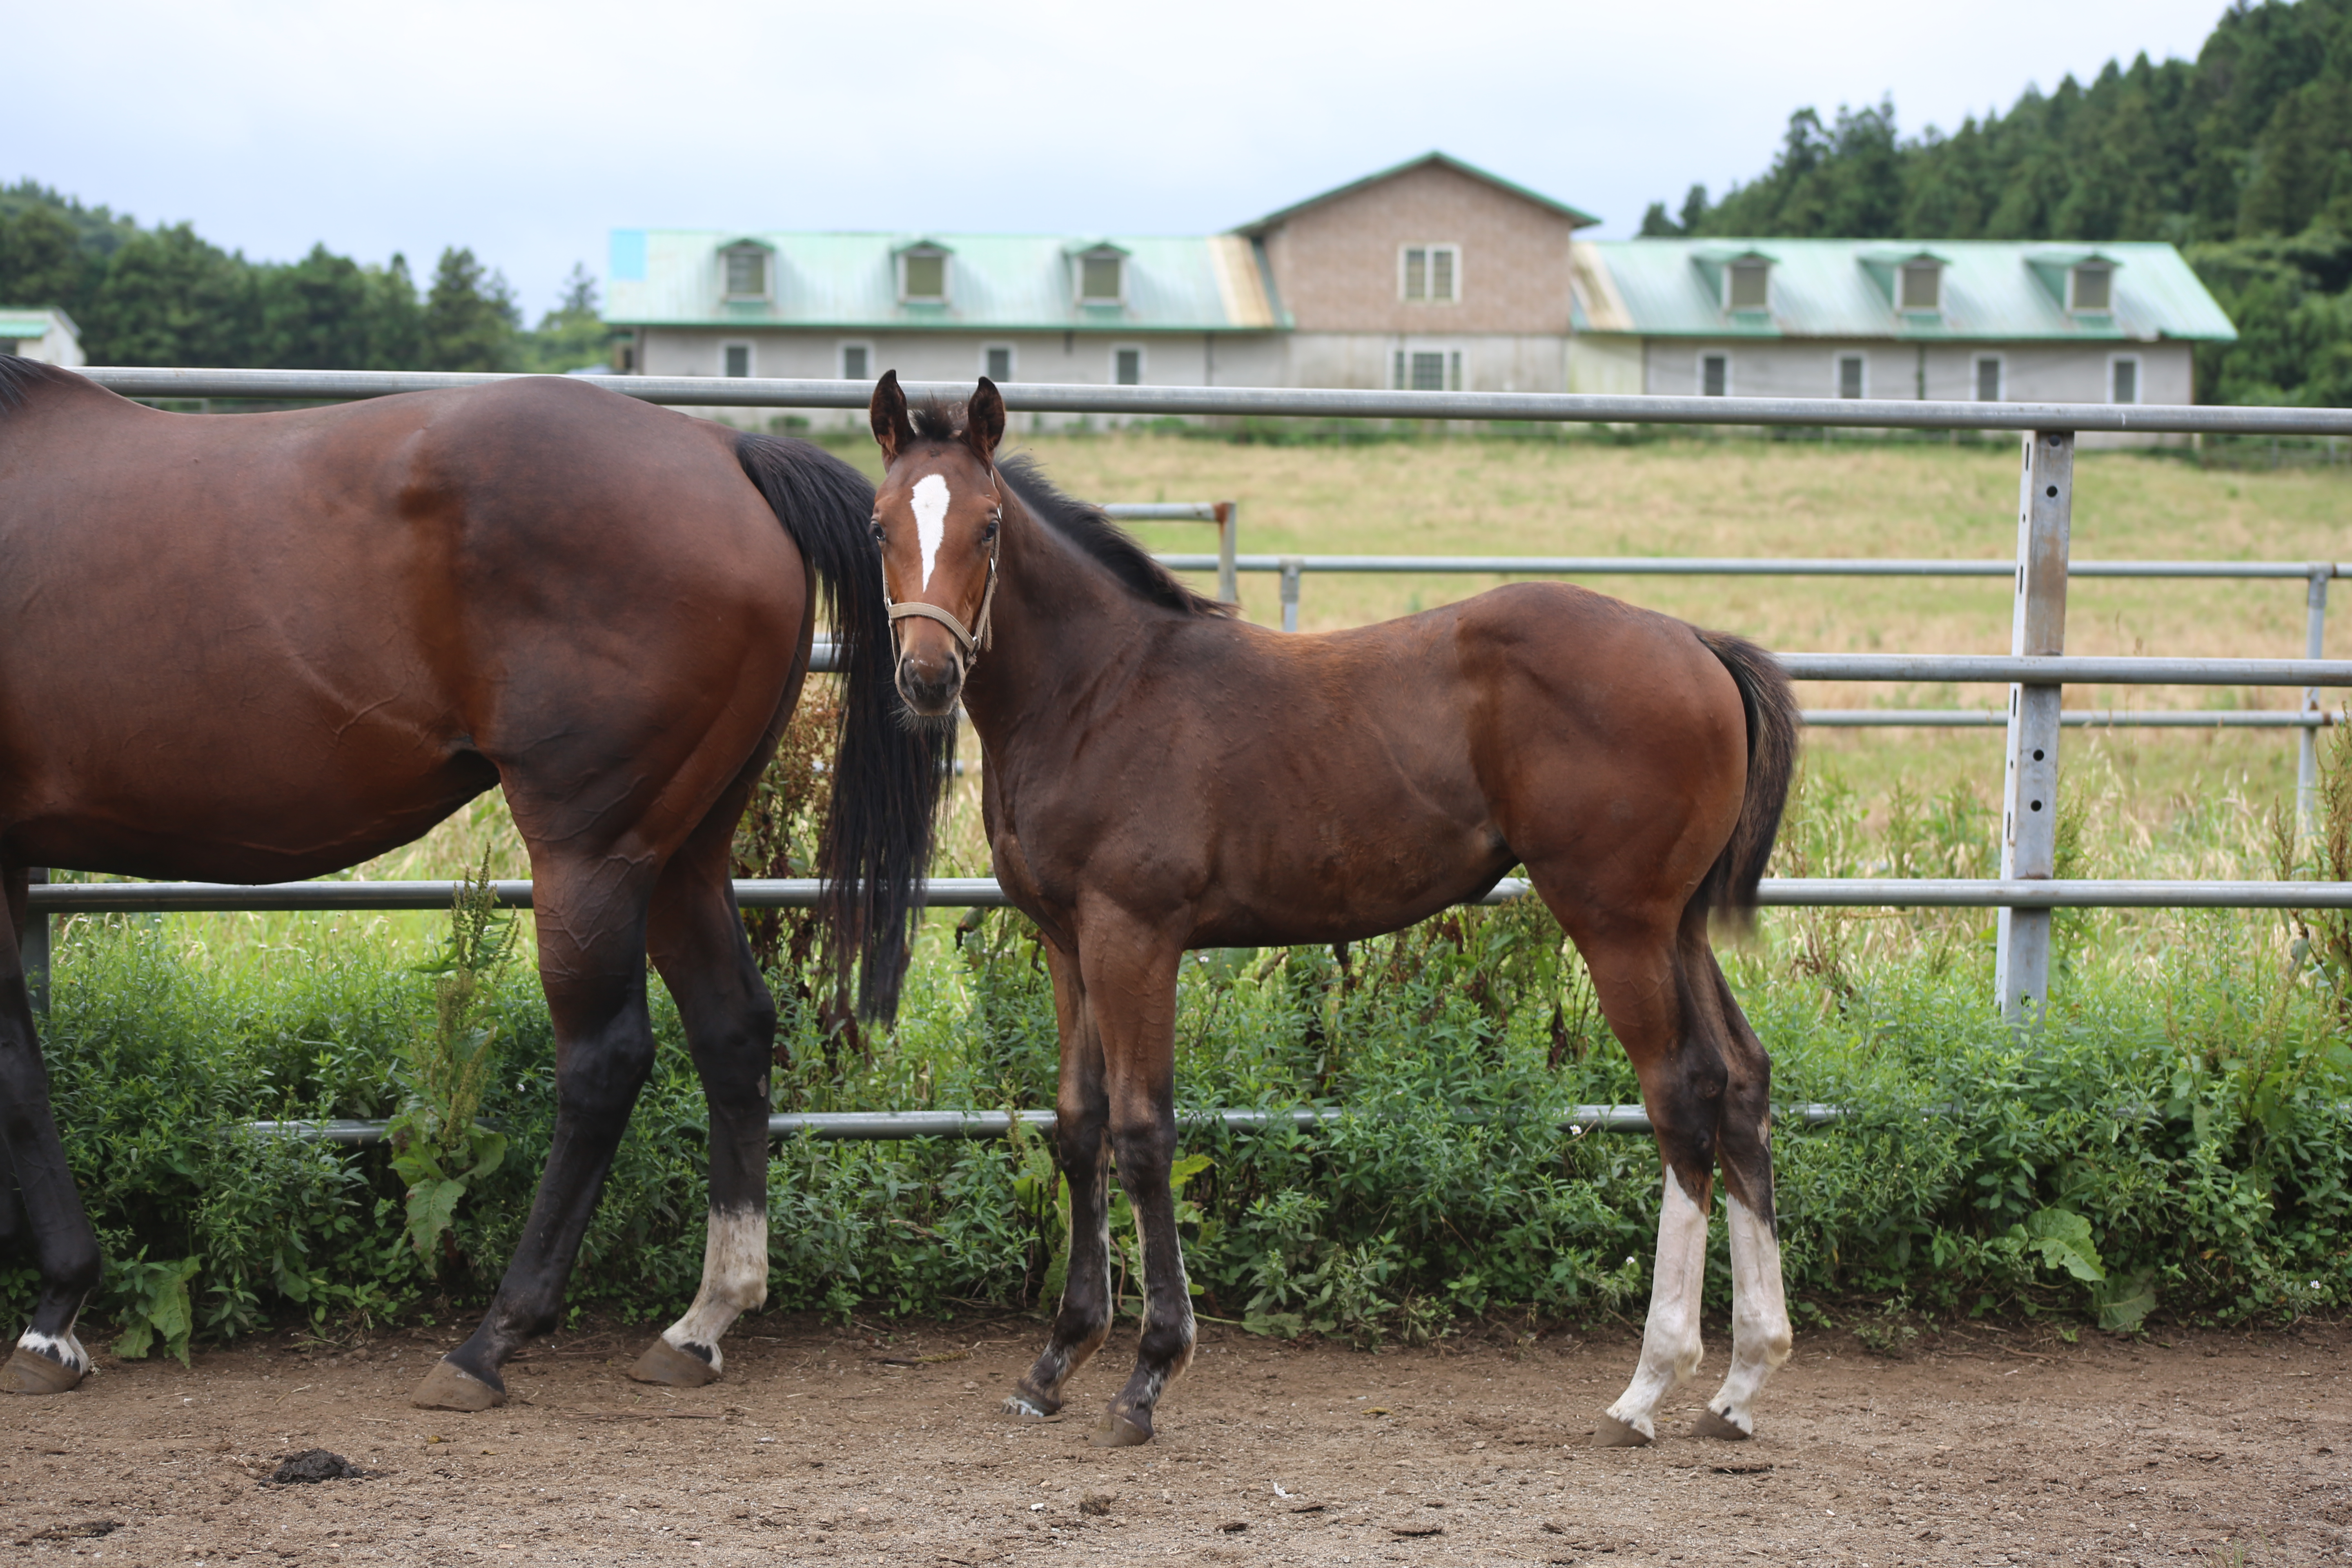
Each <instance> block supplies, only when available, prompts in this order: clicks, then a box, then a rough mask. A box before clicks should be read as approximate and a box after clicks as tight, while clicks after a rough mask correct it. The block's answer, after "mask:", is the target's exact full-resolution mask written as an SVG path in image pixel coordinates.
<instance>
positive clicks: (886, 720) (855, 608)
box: [735, 435, 953, 1018]
mask: <svg viewBox="0 0 2352 1568" xmlns="http://www.w3.org/2000/svg"><path fill="white" fill-rule="evenodd" d="M735 456H736V458H737V460H738V461H740V463H741V464H742V465H743V471H744V473H746V474H748V475H749V476H751V482H752V483H753V484H755V485H757V486H759V487H760V493H761V495H762V496H764V497H766V498H767V501H768V505H769V507H770V508H771V509H772V510H774V512H775V514H776V518H777V520H778V521H781V522H782V524H783V525H784V531H785V532H787V533H789V534H791V535H792V537H793V543H794V544H797V545H799V546H800V552H801V558H802V559H803V560H804V561H806V562H807V563H808V567H809V571H810V573H811V574H813V575H814V577H815V578H816V581H817V584H818V587H819V588H820V590H821V592H822V595H823V602H824V615H825V618H826V619H827V620H829V621H830V622H831V623H832V624H833V636H834V657H835V664H834V668H836V669H839V670H842V671H845V672H846V674H847V676H848V690H847V691H846V693H845V698H844V701H843V703H842V710H843V711H842V723H841V745H840V749H839V751H838V752H836V754H835V759H834V772H833V799H832V804H831V805H829V806H828V807H827V808H826V812H825V820H824V833H823V837H822V840H821V841H820V843H819V844H818V847H817V855H816V873H817V875H818V876H819V877H821V878H823V879H824V884H825V886H824V896H823V897H822V899H821V900H819V902H818V904H817V918H818V921H819V922H820V923H821V925H822V926H823V928H824V932H825V939H826V956H827V958H828V960H829V961H830V963H831V964H832V966H833V972H834V975H835V980H836V981H837V982H838V983H840V984H843V985H846V984H847V983H848V979H849V969H850V964H851V963H852V961H853V960H854V961H856V963H857V965H858V976H857V1010H858V1012H859V1013H861V1014H863V1015H864V1016H866V1017H868V1018H887V1017H889V1016H891V1015H892V1014H893V1013H895V1012H896V1011H897V1010H898V983H899V981H900V980H901V979H903V978H904V977H905V974H906V972H907V947H908V936H909V935H910V933H911V931H912V928H913V925H914V922H915V920H916V917H917V916H918V915H919V912H920V910H921V905H920V904H919V902H918V901H917V899H916V896H915V889H916V886H917V884H918V883H919V882H920V880H921V879H922V877H923V875H924V872H925V871H926V869H927V868H929V865H930V858H931V834H932V828H933V826H934V824H935V822H936V820H937V817H938V813H939V805H940V789H941V781H942V779H943V778H944V777H945V776H946V773H947V765H946V762H947V759H946V748H947V745H948V742H949V740H950V737H951V736H952V734H953V731H951V730H949V729H947V728H945V727H943V726H939V725H929V724H920V723H910V722H908V719H907V716H906V715H905V714H903V713H902V712H901V711H900V710H899V702H898V687H897V683H896V680H895V679H894V677H895V668H894V667H895V665H896V662H897V661H896V659H895V658H894V656H893V652H892V649H893V647H894V646H895V645H894V642H893V639H892V637H891V634H890V614H889V605H888V603H887V600H886V599H885V597H884V595H883V590H882V552H880V551H878V550H877V549H875V548H874V542H873V532H872V531H873V526H874V487H873V486H872V485H870V484H868V483H867V482H866V478H865V476H864V475H862V474H860V473H859V472H858V471H857V470H856V469H855V468H851V467H850V466H849V465H848V464H847V463H845V462H843V461H842V460H841V459H840V458H836V457H834V456H833V455H832V454H831V453H829V452H827V451H825V450H824V448H823V447H815V446H812V445H810V444H809V443H808V442H806V441H794V440H788V439H782V438H779V437H773V436H751V435H745V436H740V437H737V438H736V441H735Z"/></svg>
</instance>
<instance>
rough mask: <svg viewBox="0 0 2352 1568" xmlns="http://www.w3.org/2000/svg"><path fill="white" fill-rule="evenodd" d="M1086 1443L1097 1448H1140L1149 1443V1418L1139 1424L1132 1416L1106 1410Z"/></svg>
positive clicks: (1088, 1434)
mask: <svg viewBox="0 0 2352 1568" xmlns="http://www.w3.org/2000/svg"><path fill="white" fill-rule="evenodd" d="M1150 1441H1151V1417H1150V1416H1149V1415H1146V1416H1144V1417H1143V1418H1142V1419H1141V1421H1140V1422H1138V1421H1137V1419H1136V1418H1135V1417H1134V1416H1131V1415H1120V1414H1119V1413H1118V1411H1116V1410H1106V1411H1104V1412H1103V1415H1102V1419H1101V1420H1099V1421H1097V1422H1096V1423H1095V1429H1094V1430H1093V1431H1092V1432H1089V1433H1087V1442H1089V1443H1092V1444H1093V1445H1094V1446H1095V1447H1097V1448H1135V1447H1141V1446H1142V1445H1144V1444H1146V1443H1149V1442H1150Z"/></svg>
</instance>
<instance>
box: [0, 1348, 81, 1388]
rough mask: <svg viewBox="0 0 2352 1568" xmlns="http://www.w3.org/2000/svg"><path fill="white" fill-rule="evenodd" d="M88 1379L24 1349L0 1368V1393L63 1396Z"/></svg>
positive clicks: (39, 1354) (35, 1352) (17, 1350)
mask: <svg viewBox="0 0 2352 1568" xmlns="http://www.w3.org/2000/svg"><path fill="white" fill-rule="evenodd" d="M85 1375H87V1374H85V1373H79V1372H76V1371H75V1370H74V1369H73V1368H71V1367H69V1366H62V1365H60V1364H58V1363H56V1362H53V1361H51V1360H50V1359H49V1358H48V1357H47V1356H45V1355H42V1354H41V1353H40V1352H37V1351H28V1350H26V1349H25V1348H24V1347H23V1346H22V1345H19V1346H17V1347H16V1353H14V1354H13V1355H11V1356H9V1358H8V1364H7V1365H6V1366H5V1367H0V1393H7V1394H63V1393H65V1392H66V1390H68V1389H69V1388H71V1387H73V1386H74V1385H75V1384H78V1383H79V1382H80V1381H81V1380H82V1378H83V1377H84V1376H85Z"/></svg>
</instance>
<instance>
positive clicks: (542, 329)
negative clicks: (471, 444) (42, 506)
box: [0, 180, 605, 371]
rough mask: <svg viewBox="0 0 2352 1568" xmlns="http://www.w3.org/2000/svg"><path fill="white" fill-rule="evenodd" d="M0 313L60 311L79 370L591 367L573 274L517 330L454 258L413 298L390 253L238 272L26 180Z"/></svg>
mask: <svg viewBox="0 0 2352 1568" xmlns="http://www.w3.org/2000/svg"><path fill="white" fill-rule="evenodd" d="M0 303H5V304H9V305H49V306H60V307H62V308H63V309H64V310H65V311H66V313H67V314H68V315H69V316H71V317H72V318H73V319H74V324H75V325H76V326H78V327H79V328H80V329H81V342H82V352H83V353H84V354H85V355H86V356H87V357H88V358H89V362H90V363H92V364H175V365H247V366H254V367H258V368H262V369H277V370H541V371H563V370H571V369H573V368H575V367H578V366H581V365H586V364H592V363H596V362H598V361H600V360H602V359H603V358H604V342H605V332H604V322H603V321H602V320H601V319H600V318H599V317H598V315H597V311H596V284H595V280H594V279H592V278H590V277H589V276H588V273H587V270H586V269H585V268H578V267H575V268H572V276H571V278H570V279H567V280H566V282H565V286H564V292H563V295H562V299H561V300H559V301H558V302H557V304H556V305H555V307H554V308H553V309H552V310H549V311H547V312H546V313H545V314H544V315H542V316H541V318H540V321H539V325H538V326H537V327H535V328H526V326H525V325H524V321H523V315H522V310H521V309H520V307H519V306H518V305H517V304H516V302H515V299H514V293H513V290H512V289H509V287H508V285H507V282H506V279H504V278H503V277H501V276H500V275H499V273H497V272H496V271H494V270H491V269H490V268H486V267H484V266H483V265H482V263H481V262H480V261H479V260H478V258H476V257H475V255H474V253H473V252H472V251H471V250H468V249H465V248H461V247H451V248H449V249H447V250H445V251H443V252H442V253H441V259H440V261H439V263H438V264H437V265H436V267H435V268H434V269H433V277H432V279H431V281H430V282H429V283H427V284H425V286H424V287H423V288H422V289H420V288H419V287H418V285H417V282H416V280H415V279H414V278H413V277H411V276H410V274H409V269H408V261H407V258H404V257H403V256H400V255H398V254H394V257H393V258H392V259H391V260H390V261H389V262H387V263H385V264H384V265H383V266H381V267H376V266H363V265H362V264H361V263H359V262H357V261H354V260H352V258H350V257H347V256H338V255H336V254H335V253H334V252H332V251H331V250H329V249H328V248H327V247H325V246H323V245H317V246H313V247H311V248H310V254H309V255H308V256H305V257H303V258H301V259H300V260H299V261H290V262H282V263H281V262H266V261H248V260H247V259H246V258H245V257H244V256H243V255H242V254H237V253H232V252H229V251H226V250H223V249H221V247H218V246H216V245H214V244H212V243H211V242H210V241H208V240H206V239H205V238H204V237H201V236H200V235H198V234H197V233H196V231H195V230H194V227H193V226H190V225H188V224H184V223H182V224H172V225H159V226H155V227H152V228H146V227H142V226H140V225H139V224H137V223H135V222H133V221H132V220H131V218H129V217H125V216H118V215H117V214H115V213H114V212H112V211H110V209H108V208H106V207H103V206H99V207H91V206H85V205H82V203H81V202H80V201H79V200H77V199H75V198H73V197H70V196H67V195H61V194H59V193H58V192H57V191H54V190H51V189H49V188H48V187H47V186H45V185H42V184H37V183H36V182H34V181H32V180H24V181H20V182H19V183H18V184H15V185H11V186H6V187H0Z"/></svg>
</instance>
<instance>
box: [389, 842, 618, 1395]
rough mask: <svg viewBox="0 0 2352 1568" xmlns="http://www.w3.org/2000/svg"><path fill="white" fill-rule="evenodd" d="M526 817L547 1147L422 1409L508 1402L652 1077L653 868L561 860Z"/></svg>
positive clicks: (425, 1390) (613, 860) (613, 858)
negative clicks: (498, 1273) (508, 1248)
mask: <svg viewBox="0 0 2352 1568" xmlns="http://www.w3.org/2000/svg"><path fill="white" fill-rule="evenodd" d="M509 798H510V799H511V798H513V797H511V796H510V797H509ZM525 798H526V800H527V798H528V797H525ZM526 816H527V807H526V805H525V804H524V802H521V801H518V802H517V810H516V818H517V821H518V822H519V823H522V824H523V826H524V831H525V835H526V837H528V838H530V842H531V843H532V846H533V856H532V861H533V864H532V871H533V873H534V889H533V897H532V904H533V915H534V919H535V924H536V926H537V929H538V931H539V972H540V978H541V983H542V984H544V985H545V987H546V990H547V1005H548V1011H549V1013H550V1015H551V1017H552V1020H553V1022H554V1025H555V1051H556V1056H555V1061H556V1067H555V1090H556V1111H555V1136H554V1139H553V1142H552V1143H551V1146H550V1147H549V1149H548V1152H547V1168H546V1169H545V1170H544V1171H543V1172H542V1173H541V1175H540V1179H539V1192H538V1194H537V1195H535V1196H534V1197H533V1198H532V1200H531V1205H530V1218H529V1219H528V1220H527V1221H525V1222H524V1225H523V1232H522V1237H521V1239H520V1241H519V1242H518V1243H517V1244H516V1246H515V1251H514V1257H513V1258H512V1259H510V1260H509V1263H508V1264H507V1271H506V1275H505V1277H504V1278H503V1279H500V1280H499V1289H498V1294H497V1295H496V1296H495V1297H494V1298H492V1300H491V1301H490V1308H489V1310H488V1312H487V1313H485V1314H484V1315H483V1318H482V1321H481V1324H480V1326H479V1327H478V1328H476V1329H475V1331H474V1332H473V1334H472V1335H471V1336H470V1337H469V1338H467V1341H466V1342H465V1343H463V1344H461V1345H459V1346H458V1347H457V1349H456V1350H453V1351H451V1352H449V1353H448V1354H447V1355H446V1356H445V1357H443V1358H442V1360H441V1361H440V1362H439V1363H437V1364H436V1365H435V1367H434V1368H433V1370H432V1371H431V1372H430V1373H427V1374H426V1375H425V1381H424V1383H423V1384H420V1385H419V1386H418V1388H417V1390H416V1393H415V1395H414V1396H413V1402H414V1403H415V1405H418V1406H420V1407H421V1408H424V1409H428V1410H436V1409H438V1410H487V1409H488V1408H489V1407H491V1406H492V1405H503V1404H505V1403H506V1398H507V1394H506V1383H505V1380H504V1379H503V1378H502V1377H501V1376H500V1375H499V1368H500V1367H501V1366H503V1365H504V1364H505V1363H506V1360H507V1358H508V1357H509V1356H510V1355H512V1354H513V1353H514V1352H515V1350H516V1348H517V1347H518V1346H520V1344H521V1343H522V1342H524V1341H525V1340H527V1339H529V1338H530V1337H531V1336H532V1335H534V1334H539V1333H543V1332H545V1331H547V1330H549V1329H551V1328H552V1327H554V1325H555V1321H556V1316H557V1314H558V1312H559V1311H560V1310H561V1309H562V1303H563V1288H564V1285H565V1284H566V1282H567V1281H569V1280H570V1279H571V1277H572V1264H573V1262H574V1261H575V1260H576V1259H577V1258H578V1257H579V1254H580V1241H581V1238H582V1237H583V1236H584V1235H586V1234H587V1230H588V1221H589V1218H590V1216H591V1215H593V1214H594V1213H595V1210H596V1200H597V1198H598V1197H599V1196H600V1195H601V1194H603V1192H604V1178H605V1177H606V1176H607V1175H608V1174H609V1173H611V1171H612V1168H613V1155H614V1152H615V1151H616V1150H617V1149H618V1148H619V1147H620V1143H621V1134H622V1133H623V1131H625V1130H626V1129H627V1127H628V1122H629V1111H630V1109H631V1108H632V1107H633V1106H635V1104H636V1100H637V1090H638V1089H640V1088H642V1087H643V1086H644V1084H645V1081H646V1074H647V1073H648V1072H649V1071H651V1070H652V1068H653V1060H654V1037H653V1026H652V1022H651V1019H650V1018H649V1016H647V1014H646V906H647V903H648V901H649V900H650V898H651V896H652V891H653V883H654V879H655V873H656V868H657V867H658V865H659V861H658V860H657V859H655V858H651V857H641V856H638V855H635V854H631V855H628V856H623V855H621V854H619V853H617V852H615V853H608V854H606V855H604V856H601V857H595V858H591V857H588V856H585V855H580V856H573V855H566V854H564V853H562V851H561V850H558V849H551V848H549V847H548V840H547V837H545V836H542V835H535V834H533V833H532V832H531V827H532V824H531V823H530V822H528V821H526V820H525V818H526Z"/></svg>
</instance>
